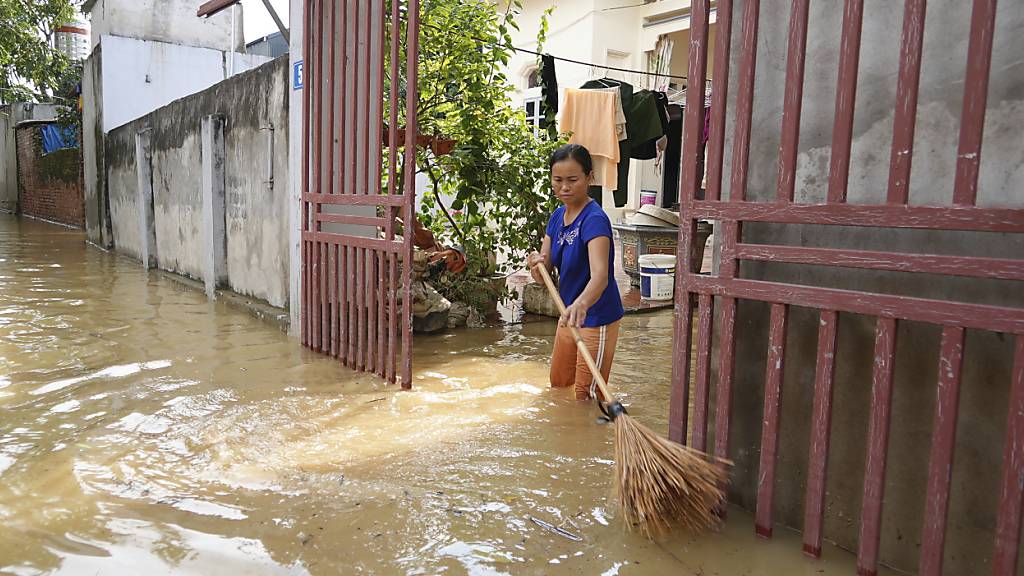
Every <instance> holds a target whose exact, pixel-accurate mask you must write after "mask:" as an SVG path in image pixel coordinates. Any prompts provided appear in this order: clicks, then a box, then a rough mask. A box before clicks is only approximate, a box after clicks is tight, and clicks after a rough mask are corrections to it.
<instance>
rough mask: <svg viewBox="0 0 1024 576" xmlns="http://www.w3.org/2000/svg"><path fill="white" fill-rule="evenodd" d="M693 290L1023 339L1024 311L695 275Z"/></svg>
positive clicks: (691, 279) (985, 305)
mask: <svg viewBox="0 0 1024 576" xmlns="http://www.w3.org/2000/svg"><path fill="white" fill-rule="evenodd" d="M689 282H690V283H691V285H690V288H691V290H694V291H696V292H705V291H707V292H710V293H712V294H715V295H716V296H725V295H731V296H734V297H736V298H743V299H749V300H760V301H764V302H779V303H784V304H793V305H796V306H803V307H806V308H819V309H834V310H838V311H840V312H852V313H854V314H864V315H867V316H885V317H891V318H898V319H900V320H915V321H918V322H928V323H931V324H939V325H944V326H960V327H962V328H976V329H978V330H989V331H992V332H1006V333H1009V334H1021V333H1024V315H1022V314H1021V311H1020V309H1015V308H1009V307H1003V306H989V305H987V304H966V303H962V302H950V301H948V300H930V299H928V298H915V297H911V296H891V295H889V294H870V293H864V292H855V291H853V290H839V289H836V288H817V287H809V286H800V285H797V284H784V283H779V282H765V281H762V280H743V279H735V280H731V281H728V282H727V281H725V280H724V279H722V278H713V277H703V276H698V275H696V274H694V275H692V277H691V278H690V280H689Z"/></svg>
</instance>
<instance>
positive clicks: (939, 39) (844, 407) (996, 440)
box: [713, 0, 1024, 574]
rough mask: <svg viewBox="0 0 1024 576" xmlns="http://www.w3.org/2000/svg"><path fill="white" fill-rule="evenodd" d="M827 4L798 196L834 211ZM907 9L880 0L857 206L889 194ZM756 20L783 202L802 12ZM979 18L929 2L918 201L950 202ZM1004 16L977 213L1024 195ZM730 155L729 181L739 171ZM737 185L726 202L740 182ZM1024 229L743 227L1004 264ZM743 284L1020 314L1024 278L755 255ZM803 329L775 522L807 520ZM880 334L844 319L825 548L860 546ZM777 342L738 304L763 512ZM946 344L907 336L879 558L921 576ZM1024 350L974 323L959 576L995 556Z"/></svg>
mask: <svg viewBox="0 0 1024 576" xmlns="http://www.w3.org/2000/svg"><path fill="white" fill-rule="evenodd" d="M827 4H829V3H817V2H812V3H811V12H810V33H809V38H808V54H813V57H809V58H808V59H807V71H806V80H805V88H804V98H803V117H802V122H801V127H800V149H799V168H798V172H797V186H796V194H797V198H798V200H799V201H802V202H821V201H823V199H824V197H825V193H826V189H827V182H828V164H829V158H830V154H831V136H832V124H833V120H834V107H835V90H836V75H837V62H838V45H839V41H840V33H839V31H840V29H841V20H842V14H841V11H840V10H835V9H834V7H831V6H829V5H827ZM734 9H735V11H736V12H735V13H736V14H740V13H742V10H743V2H739V1H737V2H736V3H735V8H734ZM902 13H903V8H902V3H895V2H883V1H881V0H869V1H868V2H867V3H866V7H865V23H864V31H863V43H862V50H861V55H860V75H859V80H858V86H857V105H856V111H855V126H854V142H853V158H852V163H851V172H850V173H851V176H850V187H849V200H850V202H856V203H869V204H879V203H883V202H884V201H885V192H886V183H887V178H888V169H889V153H890V148H891V140H892V124H893V115H894V108H895V106H894V99H895V89H896V77H897V71H898V67H899V59H898V58H897V57H896V56H895V55H896V54H898V53H899V41H900V33H901V28H902V20H903V18H902ZM760 17H761V21H760V30H759V36H758V60H757V70H756V87H757V88H756V92H755V99H754V116H753V127H754V129H753V133H752V139H751V153H750V179H749V182H750V184H749V188H748V190H747V196H748V198H750V199H752V200H769V199H772V198H773V197H774V195H775V183H776V178H777V171H778V146H779V130H780V125H781V118H782V101H783V89H784V77H785V57H784V55H785V53H786V31H787V26H788V19H789V15H788V11H787V10H777V9H774V8H773V7H772V6H770V5H769V4H765V3H762V4H761V14H760ZM970 19H971V6H970V3H961V2H955V1H952V0H946V1H940V2H934V3H930V4H929V6H928V12H927V18H926V25H925V39H924V50H925V55H924V60H923V67H922V80H921V90H920V103H919V110H918V120H917V138H916V143H915V147H914V157H913V172H912V176H911V182H910V199H911V203H913V204H936V205H944V204H946V205H948V204H949V203H950V202H951V198H952V193H953V180H954V178H953V177H954V173H955V165H956V157H957V152H956V147H957V139H958V131H959V118H960V114H961V106H962V98H963V89H964V83H963V77H964V76H963V75H964V70H965V66H966V54H967V39H968V31H969V23H970ZM737 22H738V20H737ZM996 22H997V25H996V31H995V49H994V54H993V61H992V80H991V84H990V90H989V95H988V113H987V115H986V122H985V140H984V146H983V150H982V162H981V175H980V181H979V196H978V197H979V204H981V205H985V206H1015V207H1024V196H1022V195H1021V194H1020V191H1021V190H1022V189H1024V168H1022V166H1024V146H1022V145H1021V143H1022V140H1021V137H1020V126H1021V125H1022V123H1024V59H1022V55H1024V35H1022V34H1020V30H1021V29H1024V11H1022V10H1021V9H1020V6H1019V5H1017V4H1016V3H1009V2H1007V3H1002V4H1001V5H1000V6H999V9H998V14H997V20H996ZM735 26H736V27H735V28H734V37H733V45H732V54H733V62H732V65H731V71H732V72H731V73H732V76H733V78H732V79H731V82H732V84H731V86H733V88H731V89H730V93H729V98H730V102H729V110H730V111H734V110H735V106H736V100H735V99H736V93H737V91H736V89H735V86H736V84H735V82H736V71H737V70H738V68H739V66H738V58H739V37H740V34H739V25H738V23H737V24H736V25H735ZM733 129H734V122H733V118H732V115H731V114H730V116H729V119H728V126H727V130H728V132H727V134H728V137H727V141H726V150H731V149H732V134H733V132H732V131H733ZM727 156H728V154H727ZM729 160H730V159H729V158H727V161H726V166H725V174H726V175H728V174H729V173H730V171H731V169H732V166H731V163H730V161H729ZM724 186H725V189H726V190H725V192H726V193H728V192H729V191H728V177H726V183H725V185H724ZM1019 236H1020V235H1018V236H1017V237H1013V236H1010V235H1004V234H986V233H946V232H932V231H914V230H903V231H896V230H886V229H880V228H876V229H847V228H837V227H821V226H795V225H794V226H783V225H760V226H759V225H754V224H748V225H746V226H745V227H744V241H745V242H752V243H778V244H791V245H798V246H820V247H847V248H862V249H874V250H890V251H907V252H919V253H939V254H954V255H978V256H989V257H1004V258H1020V257H1021V255H1022V254H1024V238H1020V237H1019ZM742 276H743V277H746V278H753V279H767V280H776V281H784V282H790V283H796V284H804V285H814V286H832V287H841V288H847V289H855V290H864V291H871V292H882V293H893V294H908V295H915V296H923V297H928V298H936V299H944V300H958V301H967V302H977V303H987V304H999V305H1007V306H1015V307H1024V285H1022V283H1019V282H998V281H985V280H979V279H968V278H950V277H940V276H929V275H911V274H900V273H881V272H870V271H858V270H841V269H826V268H821V267H812V266H795V265H780V264H761V263H744V264H743V265H742ZM790 323H791V326H790V333H789V339H788V346H789V350H788V353H787V359H786V373H785V382H784V385H783V392H782V398H783V400H782V420H781V422H782V424H781V434H782V436H781V445H780V455H779V462H778V468H777V471H778V472H777V473H778V477H777V483H776V493H775V498H776V507H775V511H776V516H775V518H776V520H777V521H778V522H781V523H783V524H786V525H789V526H793V527H796V528H800V527H801V526H802V521H803V517H802V514H803V496H804V488H805V483H806V471H807V454H808V447H809V436H810V430H809V427H810V412H811V400H812V389H813V380H814V360H815V343H816V339H817V336H816V335H817V314H816V313H815V312H814V311H812V310H808V309H801V308H793V309H792V312H791V320H790ZM873 330H874V322H873V319H871V318H868V317H862V316H858V315H852V314H841V315H840V321H839V337H838V351H837V355H836V358H837V365H836V376H835V392H834V403H833V421H832V441H831V447H832V449H831V452H830V459H829V468H828V484H827V499H826V512H825V532H824V533H825V537H826V539H829V540H834V541H836V542H837V543H839V544H840V545H841V546H843V547H846V548H850V549H854V550H855V549H856V547H857V539H858V527H859V519H860V503H861V492H862V490H863V472H864V463H865V456H866V449H867V448H866V442H865V438H866V434H867V425H868V409H869V404H870V394H871V369H872V364H873V357H872V356H873ZM767 333H768V307H767V306H766V305H764V304H758V303H744V304H741V306H740V310H739V316H738V321H737V334H738V335H739V340H738V345H737V358H736V384H735V397H734V399H733V414H734V417H733V418H734V419H733V435H732V437H731V438H730V455H731V456H732V457H733V458H734V460H735V463H736V466H735V468H734V471H733V484H732V488H731V492H730V497H731V498H732V499H733V500H734V501H736V502H738V503H739V504H741V505H743V506H745V507H747V508H750V509H753V508H754V506H755V503H756V499H755V495H756V486H757V468H758V456H759V450H760V433H761V419H762V411H763V386H764V374H765V352H766V349H767ZM939 337H940V328H939V327H937V326H932V325H924V324H919V323H910V322H903V323H901V324H900V328H899V333H898V339H897V346H898V348H897V358H896V362H895V366H896V372H895V384H894V390H895V392H894V399H893V408H892V409H893V412H892V414H893V417H892V429H891V438H890V442H889V456H888V470H887V476H886V486H885V507H884V513H883V521H882V548H881V551H882V560H883V561H884V562H886V563H889V564H891V565H893V566H895V567H898V568H901V569H905V570H910V571H916V567H917V562H918V553H919V546H920V542H921V526H922V519H923V511H924V497H925V485H926V484H925V483H926V475H927V466H928V454H929V446H930V442H931V426H932V418H933V414H934V408H935V406H934V403H935V393H936V385H935V382H936V373H937V368H938V344H939ZM1012 345H1013V338H1012V337H1010V336H1008V335H1003V334H995V333H990V332H982V331H973V330H971V331H968V334H967V344H966V351H965V358H966V360H965V364H964V373H963V383H962V392H961V403H960V421H959V427H958V435H957V445H956V453H955V464H954V469H953V474H952V496H951V501H950V510H949V527H948V531H947V539H946V555H945V561H946V569H945V573H947V574H981V573H987V572H990V571H991V568H990V566H989V559H990V557H991V552H992V546H993V537H994V526H995V512H996V508H997V506H998V486H999V479H1000V474H1001V470H1002V450H1003V444H1004V435H1005V422H1006V407H1007V398H1008V390H1009V381H1010V368H1011V365H1010V364H1011V355H1012ZM713 365H715V366H717V363H716V364H713ZM826 553H827V552H826Z"/></svg>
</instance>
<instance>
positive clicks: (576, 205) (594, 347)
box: [526, 144, 624, 400]
mask: <svg viewBox="0 0 1024 576" xmlns="http://www.w3.org/2000/svg"><path fill="white" fill-rule="evenodd" d="M549 166H550V169H551V187H552V189H553V190H554V193H555V196H557V197H558V199H559V200H560V201H561V202H562V204H563V205H562V206H560V207H558V209H557V210H555V213H554V214H552V215H551V219H550V220H548V227H547V231H546V233H545V234H544V243H543V244H542V245H541V249H540V252H533V253H532V254H530V255H529V256H528V257H527V259H526V265H527V266H528V267H529V269H530V273H531V274H532V275H533V279H534V280H535V281H537V282H543V278H542V277H541V276H540V272H539V271H538V270H537V269H536V266H538V265H543V266H546V267H547V269H548V271H551V270H552V269H557V270H558V292H559V294H561V296H562V301H563V302H565V304H566V307H567V309H566V311H565V313H564V314H562V316H561V318H559V319H558V330H557V331H556V332H555V346H554V350H553V351H552V353H551V385H552V386H555V387H567V386H573V387H574V388H575V392H576V399H577V400H586V399H589V398H598V399H599V400H604V399H603V398H600V397H599V391H598V390H597V384H596V382H595V380H594V377H593V375H592V374H591V372H590V368H589V367H588V366H587V363H586V361H584V360H583V357H582V356H581V355H579V354H578V351H577V349H576V343H575V340H574V339H573V336H572V330H571V329H570V328H569V327H570V326H575V327H578V328H579V329H580V333H581V334H582V336H583V341H584V342H585V343H586V345H587V348H588V349H589V350H590V353H591V355H592V356H593V358H594V361H595V363H596V364H597V365H598V366H599V367H600V369H601V374H602V375H603V376H604V378H605V380H606V381H607V380H608V373H609V372H611V369H612V358H613V357H614V356H615V342H616V340H618V335H619V320H620V319H621V318H622V315H623V313H624V311H623V309H622V298H621V297H620V296H619V289H618V286H616V284H615V277H614V271H615V265H614V262H615V249H614V247H613V245H612V223H611V220H609V219H608V216H607V215H606V214H605V213H604V210H602V209H601V206H600V205H599V204H598V203H597V202H595V201H593V200H592V199H591V198H590V196H589V195H587V188H588V187H589V186H590V185H591V183H592V182H593V180H594V162H593V159H591V157H590V152H588V151H587V149H586V148H584V147H583V146H580V145H579V144H567V145H565V146H562V147H561V148H559V149H558V150H555V152H554V153H553V154H552V155H551V160H550V162H549Z"/></svg>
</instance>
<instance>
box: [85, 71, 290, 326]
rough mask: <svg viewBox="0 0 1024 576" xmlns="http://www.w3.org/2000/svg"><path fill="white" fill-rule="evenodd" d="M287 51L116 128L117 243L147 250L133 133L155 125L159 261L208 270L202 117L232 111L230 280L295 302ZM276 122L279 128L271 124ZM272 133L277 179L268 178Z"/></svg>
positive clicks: (128, 249)
mask: <svg viewBox="0 0 1024 576" xmlns="http://www.w3.org/2000/svg"><path fill="white" fill-rule="evenodd" d="M288 82H289V76H288V59H287V58H286V57H285V58H280V59H278V60H275V61H273V62H270V63H268V64H265V65H263V66H261V67H259V68H256V69H255V70H252V71H249V72H246V73H244V74H240V75H238V76H235V77H233V78H230V79H228V80H226V81H224V82H222V83H220V84H217V85H216V86H214V87H212V88H210V89H208V90H205V91H203V92H200V93H198V94H194V95H192V96H188V97H186V98H183V99H181V100H177V101H175V102H173V103H171V104H169V105H168V106H165V107H163V108H160V109H158V110H156V111H155V112H153V113H151V114H149V115H147V116H144V117H142V118H140V119H138V120H134V121H132V122H129V123H128V124H125V125H124V126H121V127H120V128H117V129H114V130H112V131H110V133H108V134H107V136H106V147H105V156H106V180H107V183H106V186H107V189H108V193H109V197H110V201H109V206H110V214H111V222H112V231H113V244H114V247H115V248H116V249H117V250H118V251H119V252H123V253H125V254H128V255H130V256H132V257H134V258H139V257H140V251H141V245H140V234H139V208H138V204H137V200H136V198H137V196H136V194H137V188H138V177H137V172H136V158H135V136H136V134H137V133H139V132H140V131H143V130H151V136H150V137H151V142H152V144H151V154H152V171H153V178H152V182H153V184H152V185H153V199H154V206H153V208H154V219H155V229H156V247H155V249H153V248H151V249H150V251H151V252H152V253H155V255H156V262H157V266H159V267H160V268H162V269H165V270H169V271H172V272H176V273H179V274H182V275H185V276H189V277H191V278H195V279H202V277H203V270H204V267H203V254H204V251H203V250H204V245H203V244H204V237H203V232H202V172H201V168H202V162H203V153H202V148H201V132H200V126H201V121H202V118H204V117H206V116H209V115H221V116H223V117H224V119H225V129H224V142H225V144H224V148H225V149H224V162H225V188H226V198H225V205H226V206H225V208H226V230H227V275H228V286H227V287H228V288H230V289H231V290H234V291H235V292H239V293H241V294H246V295H249V296H253V297H256V298H259V299H262V300H265V301H267V302H268V303H270V304H271V305H273V306H277V307H286V306H287V305H288V300H289V299H288V264H289V255H288V212H287V210H288V181H289V178H288V154H287V151H288V100H287V97H288V86H289V85H288ZM271 125H272V126H273V127H274V130H273V131H270V130H268V129H267V128H268V127H269V126H271ZM271 135H272V138H273V142H274V144H273V150H274V153H273V157H272V159H273V173H274V185H273V187H272V188H271V187H270V186H269V185H268V184H266V183H265V179H266V172H267V168H266V166H267V161H268V153H269V148H268V141H269V140H270V139H271Z"/></svg>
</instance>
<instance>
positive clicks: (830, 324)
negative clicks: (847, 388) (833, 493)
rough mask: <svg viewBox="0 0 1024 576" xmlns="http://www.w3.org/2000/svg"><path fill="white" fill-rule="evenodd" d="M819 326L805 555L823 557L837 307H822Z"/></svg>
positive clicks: (808, 473)
mask: <svg viewBox="0 0 1024 576" xmlns="http://www.w3.org/2000/svg"><path fill="white" fill-rule="evenodd" d="M819 323H820V326H819V327H818V353H817V366H816V367H815V370H814V411H813V413H812V415H811V452H810V457H809V458H808V463H807V493H806V497H805V499H804V554H807V555H809V556H812V557H814V558H817V557H819V556H821V523H822V519H823V518H824V514H825V478H826V474H827V472H828V440H829V434H830V433H831V428H832V382H833V380H834V378H835V371H836V362H835V360H836V333H837V332H838V330H837V328H838V323H839V317H838V314H837V313H836V311H835V310H822V311H821V316H820V319H819Z"/></svg>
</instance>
